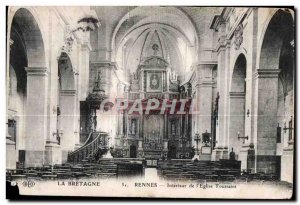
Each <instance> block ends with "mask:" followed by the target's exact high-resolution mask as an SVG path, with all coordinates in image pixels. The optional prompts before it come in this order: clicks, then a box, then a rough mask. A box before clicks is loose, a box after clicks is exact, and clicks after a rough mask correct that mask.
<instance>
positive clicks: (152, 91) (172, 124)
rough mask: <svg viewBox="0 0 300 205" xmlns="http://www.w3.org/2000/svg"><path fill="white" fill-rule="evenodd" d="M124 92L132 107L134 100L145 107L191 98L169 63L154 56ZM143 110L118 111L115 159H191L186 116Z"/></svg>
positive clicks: (166, 111) (188, 87)
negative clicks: (150, 103) (140, 111)
mask: <svg viewBox="0 0 300 205" xmlns="http://www.w3.org/2000/svg"><path fill="white" fill-rule="evenodd" d="M154 46H155V45H153V47H154ZM125 89H126V90H125V92H126V99H127V100H128V102H129V104H131V105H132V104H134V102H135V100H136V99H140V100H141V101H142V103H143V105H146V104H147V101H148V100H149V99H157V100H158V101H159V102H162V101H163V100H168V101H169V102H170V103H171V102H172V100H173V99H177V102H178V101H179V100H180V99H186V100H190V96H191V85H190V84H188V83H187V84H183V85H180V79H178V76H177V74H176V73H175V71H172V68H171V67H170V66H169V64H168V62H167V61H166V60H165V59H163V58H162V57H160V56H157V55H155V54H154V55H153V56H150V57H147V58H146V59H144V60H143V61H142V62H141V63H140V65H139V66H138V68H137V70H136V72H134V73H133V74H132V75H131V81H130V86H128V87H127V88H125ZM145 107H146V106H143V108H142V109H143V112H142V114H141V113H135V112H133V113H130V112H128V110H123V111H119V113H118V131H117V137H116V139H115V142H116V144H115V150H116V157H130V158H136V157H141V158H145V159H164V158H165V159H166V158H191V157H192V137H191V124H192V123H191V120H192V118H191V115H190V114H189V112H186V113H185V114H176V112H175V114H172V113H171V112H170V109H169V108H168V109H166V110H165V111H164V112H163V113H161V107H158V108H157V109H155V110H151V111H150V112H149V111H148V112H147V110H146V109H145ZM176 109H178V106H177V105H176Z"/></svg>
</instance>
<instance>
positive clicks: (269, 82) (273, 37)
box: [253, 9, 294, 175]
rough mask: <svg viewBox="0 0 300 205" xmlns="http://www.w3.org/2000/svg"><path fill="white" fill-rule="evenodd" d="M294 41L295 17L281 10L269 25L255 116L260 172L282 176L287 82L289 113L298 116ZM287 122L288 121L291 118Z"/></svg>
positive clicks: (264, 43)
mask: <svg viewBox="0 0 300 205" xmlns="http://www.w3.org/2000/svg"><path fill="white" fill-rule="evenodd" d="M293 42H294V21H293V17H292V15H291V13H290V12H289V11H288V10H281V9H280V10H277V11H276V12H275V14H274V15H273V16H272V18H271V19H270V21H269V23H268V25H267V28H266V32H265V34H264V37H263V41H262V46H261V53H260V58H259V66H258V69H257V70H256V83H255V86H256V91H255V92H256V93H255V95H256V96H255V97H256V101H255V106H254V107H255V111H254V116H253V117H254V130H255V133H254V147H255V151H256V158H255V159H256V160H255V162H256V163H255V168H256V171H257V172H267V173H276V174H277V175H280V167H283V166H281V165H280V163H281V159H280V155H281V154H280V153H279V149H277V147H278V146H277V144H278V143H277V142H278V139H277V138H278V137H277V126H278V123H279V126H282V125H280V124H282V116H283V115H282V114H283V113H286V111H285V110H284V109H286V106H285V105H284V104H285V99H287V98H286V97H284V95H289V94H288V93H289V92H287V91H284V90H285V89H286V88H287V86H286V85H284V84H285V83H286V80H288V81H291V84H290V85H289V87H290V88H289V90H290V95H289V99H290V100H291V101H290V102H291V103H290V104H289V110H290V111H289V113H290V114H291V115H292V118H293V115H294V110H293V109H294V108H293V107H294V105H293V101H294V100H293V97H292V96H293V95H292V94H291V93H293V92H294V89H293V86H292V85H293V72H294V65H293V56H294V53H293ZM283 67H284V68H283ZM288 76H289V77H288ZM281 79H284V80H281ZM279 92H280V93H279ZM283 93H285V94H283ZM282 94H283V96H282ZM281 96H282V97H281ZM283 110H284V111H283ZM284 116H285V114H284ZM284 118H285V117H284ZM278 120H279V121H280V122H279V121H278ZM286 120H287V121H288V119H286ZM291 126H293V125H291Z"/></svg>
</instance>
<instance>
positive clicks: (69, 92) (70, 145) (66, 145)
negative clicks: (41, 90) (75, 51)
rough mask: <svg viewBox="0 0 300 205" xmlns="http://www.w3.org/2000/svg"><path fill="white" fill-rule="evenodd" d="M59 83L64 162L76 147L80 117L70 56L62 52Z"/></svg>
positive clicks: (59, 122) (59, 126) (59, 65)
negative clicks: (77, 125)
mask: <svg viewBox="0 0 300 205" xmlns="http://www.w3.org/2000/svg"><path fill="white" fill-rule="evenodd" d="M58 84H59V102H58V107H59V111H60V112H58V116H57V118H58V119H57V120H58V121H57V126H58V130H59V131H60V133H62V134H61V136H60V139H59V141H60V145H61V149H62V162H65V161H66V160H67V157H68V152H69V151H73V150H74V148H75V143H76V139H75V130H76V129H75V120H76V119H77V118H78V117H79V116H78V117H77V116H76V115H75V113H76V112H75V111H76V90H75V80H74V72H73V67H72V63H71V60H70V57H69V56H68V54H66V53H61V55H60V57H59V59H58Z"/></svg>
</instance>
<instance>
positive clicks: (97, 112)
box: [6, 6, 295, 183]
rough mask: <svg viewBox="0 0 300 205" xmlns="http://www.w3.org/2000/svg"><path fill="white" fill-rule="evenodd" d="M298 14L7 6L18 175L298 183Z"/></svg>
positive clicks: (12, 168) (9, 140)
mask: <svg viewBox="0 0 300 205" xmlns="http://www.w3.org/2000/svg"><path fill="white" fill-rule="evenodd" d="M294 25H295V16H294V11H293V10H292V9H288V8H266V7H265V8H257V7H251V8H250V7H249V8H246V7H245V8H243V7H238V8H234V7H184V6H181V7H178V6H177V7H176V6H153V7H136V6H105V7H101V6H89V7H88V6H86V7H17V6H13V7H8V9H7V46H6V49H7V50H6V52H7V65H6V96H7V97H6V105H7V106H6V107H7V109H6V110H7V113H6V120H7V122H6V123H7V125H6V127H7V130H6V168H7V177H9V178H18V177H19V178H26V177H27V178H28V177H35V178H45V179H60V178H64V179H66V178H72V177H74V178H76V177H82V176H84V177H95V176H96V177H117V176H119V175H120V176H121V175H124V176H130V175H144V174H145V169H147V168H154V169H155V170H157V175H158V176H159V177H161V178H168V179H169V178H170V179H178V180H179V179H185V180H190V179H195V180H200V179H203V180H207V181H209V180H210V181H218V180H233V181H238V180H240V181H243V180H246V181H251V180H271V181H272V180H275V181H284V182H288V183H293V180H294V175H293V172H294V153H295V148H294V137H295V136H294V132H295V131H294V128H295V104H294V103H295V59H294V57H295V51H294V50H295V48H294V44H295V43H294V38H295V36H294V34H295V31H294Z"/></svg>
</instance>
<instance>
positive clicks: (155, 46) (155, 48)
mask: <svg viewBox="0 0 300 205" xmlns="http://www.w3.org/2000/svg"><path fill="white" fill-rule="evenodd" d="M152 50H153V55H155V56H156V55H157V53H158V50H159V47H158V45H157V44H156V43H155V44H153V45H152Z"/></svg>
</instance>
